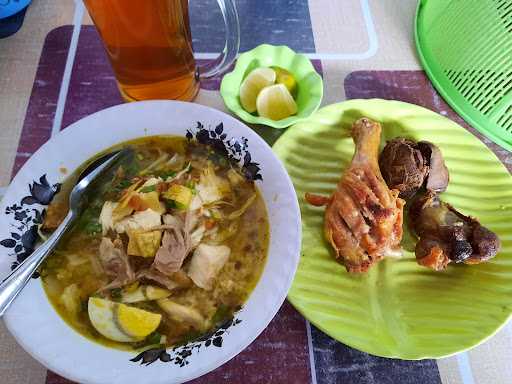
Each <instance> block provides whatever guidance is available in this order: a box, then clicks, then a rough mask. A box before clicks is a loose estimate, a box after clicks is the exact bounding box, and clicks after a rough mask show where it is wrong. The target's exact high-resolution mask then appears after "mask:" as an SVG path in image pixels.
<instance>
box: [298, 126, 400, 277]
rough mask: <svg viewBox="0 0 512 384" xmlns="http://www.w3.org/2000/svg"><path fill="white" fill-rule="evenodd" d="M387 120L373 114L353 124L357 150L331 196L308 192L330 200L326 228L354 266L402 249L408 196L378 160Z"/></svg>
mask: <svg viewBox="0 0 512 384" xmlns="http://www.w3.org/2000/svg"><path fill="white" fill-rule="evenodd" d="M380 134H381V126H380V124H379V123H376V122H373V121H371V120H370V119H367V118H361V119H359V120H357V121H356V122H355V123H354V125H353V126H352V138H353V139H354V143H355V146H356V151H355V153H354V157H353V158H352V162H351V164H350V166H349V167H348V168H347V169H346V170H345V172H344V173H343V175H342V177H341V180H340V181H339V183H338V186H337V189H336V191H334V193H333V195H332V196H331V197H330V198H326V197H323V196H318V195H313V194H310V193H307V194H306V200H307V201H308V202H309V203H310V204H312V205H316V206H320V205H327V208H326V210H325V219H324V233H325V237H326V239H327V240H328V241H329V243H330V244H331V245H332V247H333V249H334V251H335V256H336V259H337V260H338V261H339V262H340V263H342V264H344V265H345V267H346V268H347V270H348V271H349V272H366V271H367V270H368V268H370V267H371V266H372V265H373V264H374V263H376V262H377V261H379V260H381V259H382V258H383V257H384V256H385V255H388V254H395V255H396V253H397V252H399V251H400V240H401V239H402V218H403V206H404V201H403V200H402V199H400V198H399V197H398V193H399V191H398V190H389V188H388V187H387V185H386V183H385V181H384V179H383V178H382V175H381V173H380V169H379V164H378V155H379V154H378V150H379V144H380Z"/></svg>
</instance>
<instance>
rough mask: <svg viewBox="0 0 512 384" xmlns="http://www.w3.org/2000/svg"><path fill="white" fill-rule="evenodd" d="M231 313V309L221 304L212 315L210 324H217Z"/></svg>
mask: <svg viewBox="0 0 512 384" xmlns="http://www.w3.org/2000/svg"><path fill="white" fill-rule="evenodd" d="M232 315H233V310H232V309H231V308H230V307H228V306H227V305H224V304H221V305H219V307H218V308H217V311H215V314H214V315H213V317H212V324H213V325H214V326H218V325H220V324H222V323H223V322H224V321H226V320H227V319H228V318H230V317H231V316H232Z"/></svg>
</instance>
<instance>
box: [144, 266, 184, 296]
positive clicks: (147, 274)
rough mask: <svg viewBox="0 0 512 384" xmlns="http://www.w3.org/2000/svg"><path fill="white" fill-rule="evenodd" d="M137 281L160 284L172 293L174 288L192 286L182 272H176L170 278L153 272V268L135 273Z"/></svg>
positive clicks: (155, 271)
mask: <svg viewBox="0 0 512 384" xmlns="http://www.w3.org/2000/svg"><path fill="white" fill-rule="evenodd" d="M137 279H147V280H151V281H154V282H155V283H158V284H160V285H161V286H163V287H165V288H167V289H168V290H170V291H172V290H173V289H175V288H186V287H189V286H191V285H192V281H191V280H190V278H189V277H188V276H187V275H186V274H185V272H183V271H178V272H176V273H173V274H171V275H170V276H167V275H164V274H163V273H162V272H159V271H157V270H155V269H154V268H153V267H151V268H149V269H144V270H142V271H140V272H138V273H137Z"/></svg>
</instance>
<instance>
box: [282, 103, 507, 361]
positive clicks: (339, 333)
mask: <svg viewBox="0 0 512 384" xmlns="http://www.w3.org/2000/svg"><path fill="white" fill-rule="evenodd" d="M362 116H366V117H369V118H371V119H374V120H377V121H379V122H380V123H381V124H382V125H383V137H382V143H381V145H382V146H383V145H384V144H385V141H386V140H388V139H391V138H393V137H396V136H406V137H410V138H413V139H416V140H429V141H432V142H434V143H435V144H437V145H438V146H439V147H440V148H441V151H442V152H443V155H444V158H445V160H446V164H447V166H448V168H449V171H450V179H451V181H450V185H449V188H448V190H447V191H446V192H445V193H443V195H442V197H443V200H444V201H447V202H449V203H451V204H453V205H454V206H455V207H457V208H458V209H459V210H461V211H462V212H463V213H466V214H469V215H473V216H476V217H478V218H479V219H480V221H481V223H482V224H484V225H486V226H488V228H490V229H491V230H493V231H495V232H496V233H497V234H498V235H499V237H500V239H501V242H502V249H501V252H500V253H499V254H498V255H497V256H496V257H495V258H494V259H493V260H492V261H490V262H488V263H485V264H480V265H475V266H466V265H450V266H449V267H448V268H447V270H446V271H444V272H434V271H431V270H429V269H427V268H425V267H421V266H419V265H417V264H416V262H415V258H414V254H413V253H412V252H410V251H406V252H405V254H404V256H403V258H401V259H399V260H392V259H387V260H384V261H382V262H380V263H378V264H377V265H375V266H374V267H373V268H371V270H370V271H369V273H367V274H362V275H351V274H348V273H347V272H346V271H345V268H344V267H343V266H342V265H340V264H338V263H336V262H335V261H334V258H333V257H332V256H331V254H330V247H329V246H328V244H327V243H326V242H325V241H324V238H323V209H322V208H315V207H311V206H308V205H307V204H306V203H305V201H304V193H305V192H308V191H309V192H316V193H323V194H326V195H327V194H330V193H331V192H332V191H333V190H334V189H335V186H336V183H337V181H338V180H339V178H340V174H341V171H342V170H343V169H344V168H345V167H346V166H347V165H348V164H349V163H350V160H351V158H352V155H353V152H354V145H353V142H352V139H351V138H350V136H349V132H350V131H349V129H350V126H351V124H352V123H353V122H354V121H355V120H356V119H358V118H359V117H362ZM274 150H275V152H276V153H277V154H278V156H279V157H280V158H281V160H282V161H283V162H284V164H285V166H286V169H287V170H288V172H289V174H290V176H291V178H292V180H293V183H294V185H295V189H296V191H297V195H298V199H299V203H300V206H301V212H302V231H303V241H302V255H301V261H300V264H299V268H298V270H297V274H296V275H295V280H294V282H293V286H292V288H291V290H290V292H289V296H288V298H289V300H290V301H291V302H292V303H293V305H294V306H295V307H296V308H297V309H298V310H299V311H300V312H301V313H302V314H303V315H304V316H305V317H306V318H307V319H308V320H310V321H311V322H312V323H313V324H314V325H315V326H317V327H318V328H320V329H321V330H322V331H324V332H325V333H327V334H328V335H330V336H331V337H333V338H335V339H337V340H339V341H341V342H343V343H344V344H347V345H349V346H351V347H353V348H356V349H359V350H361V351H365V352H368V353H371V354H374V355H378V356H384V357H392V358H401V359H423V358H439V357H444V356H447V355H451V354H454V353H457V352H460V351H462V350H465V349H468V348H471V347H473V346H475V345H477V344H478V343H481V342H482V341H484V340H485V339H487V338H488V337H490V336H491V335H493V334H494V333H495V332H496V331H497V330H498V329H499V328H500V327H501V326H502V325H504V324H505V322H506V320H507V319H508V318H509V316H510V315H511V312H512V220H511V218H512V177H511V176H510V174H509V173H508V171H507V170H506V168H505V167H504V166H503V165H502V164H501V162H500V161H499V160H498V159H497V158H496V157H495V155H494V154H493V153H492V152H491V151H490V150H489V149H488V148H487V147H486V146H485V145H484V144H483V143H482V142H480V141H479V140H478V139H477V138H476V137H474V136H473V135H471V134H470V133H469V132H467V131H466V130H465V129H464V128H462V127H461V126H459V125H457V124H455V123H454V122H453V121H451V120H448V119H447V118H445V117H443V116H440V115H438V114H436V113H434V112H432V111H430V110H427V109H425V108H421V107H418V106H416V105H411V104H407V103H402V102H398V101H387V100H378V99H374V100H351V101H347V102H343V103H340V104H333V105H331V106H328V107H325V108H323V109H321V110H319V111H318V112H316V113H315V114H314V115H313V116H312V117H311V118H309V119H308V120H307V121H304V122H301V123H299V124H296V125H294V126H293V127H292V128H290V129H289V130H288V131H287V132H286V133H285V134H284V135H283V136H282V137H281V138H280V139H279V140H278V141H277V143H276V144H275V145H274ZM405 227H406V226H405V225H404V229H405V232H406V233H405V235H404V240H403V241H402V246H404V247H405V248H407V249H409V250H411V249H413V248H412V246H413V242H412V241H411V238H410V234H409V233H408V232H407V230H406V228H405Z"/></svg>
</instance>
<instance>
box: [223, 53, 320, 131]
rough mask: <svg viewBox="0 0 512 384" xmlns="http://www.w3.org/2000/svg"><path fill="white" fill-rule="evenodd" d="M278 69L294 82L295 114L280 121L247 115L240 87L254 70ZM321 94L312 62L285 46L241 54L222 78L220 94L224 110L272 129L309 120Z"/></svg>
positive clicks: (318, 79)
mask: <svg viewBox="0 0 512 384" xmlns="http://www.w3.org/2000/svg"><path fill="white" fill-rule="evenodd" d="M271 66H277V67H281V68H284V69H286V70H287V71H289V72H290V73H291V74H292V75H293V76H294V77H295V80H296V81H297V96H296V97H295V102H296V103H297V113H296V114H295V115H293V116H290V117H287V118H286V119H282V120H271V119H268V118H266V117H259V116H256V115H253V114H251V113H249V112H246V111H245V110H244V109H243V108H242V105H241V104H240V98H239V93H240V85H241V84H242V81H243V79H244V78H245V77H246V76H247V75H248V74H249V72H251V71H252V70H253V69H255V68H258V67H271ZM323 93H324V87H323V81H322V77H321V76H320V75H319V74H318V73H317V72H316V71H315V68H314V67H313V64H311V61H310V60H309V59H308V58H307V57H306V56H304V55H301V54H297V53H295V52H294V51H292V50H291V49H290V48H288V47H287V46H284V45H281V46H274V45H269V44H262V45H259V46H257V47H256V48H254V49H252V50H250V51H247V52H245V53H243V54H241V55H240V56H239V57H238V60H237V61H236V65H235V69H234V70H233V72H231V73H228V74H227V75H225V76H224V78H223V79H222V83H221V85H220V94H221V96H222V98H223V99H224V104H226V107H227V108H228V109H229V110H230V111H231V112H233V113H234V114H235V115H237V116H238V117H240V118H241V119H242V120H243V121H245V122H247V123H252V124H264V125H268V126H270V127H274V128H286V127H289V126H290V125H293V124H295V123H298V122H299V121H302V120H304V119H306V118H308V117H309V116H310V115H311V114H312V113H313V112H315V111H316V110H317V109H318V107H319V106H320V103H321V101H322V97H323Z"/></svg>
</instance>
